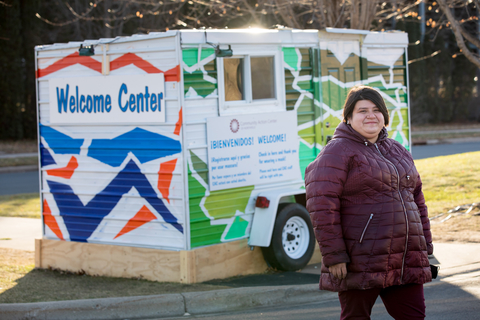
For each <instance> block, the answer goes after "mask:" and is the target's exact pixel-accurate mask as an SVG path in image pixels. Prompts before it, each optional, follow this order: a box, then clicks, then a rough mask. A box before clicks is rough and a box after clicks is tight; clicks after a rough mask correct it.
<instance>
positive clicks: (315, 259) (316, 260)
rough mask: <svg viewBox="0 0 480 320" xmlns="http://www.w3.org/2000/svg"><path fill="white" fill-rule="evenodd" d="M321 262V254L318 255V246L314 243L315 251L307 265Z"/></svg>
mask: <svg viewBox="0 0 480 320" xmlns="http://www.w3.org/2000/svg"><path fill="white" fill-rule="evenodd" d="M320 262H322V254H321V253H320V247H319V246H318V242H317V241H315V250H314V251H313V256H312V258H311V259H310V262H308V264H315V263H320Z"/></svg>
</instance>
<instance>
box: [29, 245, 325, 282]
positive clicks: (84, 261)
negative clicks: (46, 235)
mask: <svg viewBox="0 0 480 320" xmlns="http://www.w3.org/2000/svg"><path fill="white" fill-rule="evenodd" d="M320 261H321V255H320V250H319V249H318V245H317V247H316V248H315V254H314V255H313V257H312V259H311V261H310V263H318V262H320ZM35 267H37V268H53V269H60V270H67V271H71V272H85V273H86V274H88V275H98V276H108V277H121V278H142V279H147V280H153V281H160V282H164V281H165V282H181V283H197V282H204V281H208V280H212V279H223V278H228V277H233V276H239V275H247V274H255V273H262V272H264V271H265V270H266V269H267V264H266V262H265V260H264V258H263V255H262V250H261V249H260V248H258V247H256V248H255V249H254V250H253V251H252V250H250V247H249V246H248V240H247V239H244V240H239V241H233V242H227V243H222V244H218V245H214V246H210V247H204V248H198V249H194V250H190V251H167V250H157V249H147V248H137V247H124V246H113V245H104V244H93V243H83V242H70V241H59V240H46V239H36V240H35Z"/></svg>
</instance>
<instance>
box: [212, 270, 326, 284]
mask: <svg viewBox="0 0 480 320" xmlns="http://www.w3.org/2000/svg"><path fill="white" fill-rule="evenodd" d="M319 278H320V276H319V275H318V274H309V273H301V272H292V271H289V272H276V273H273V274H254V275H250V276H241V277H233V278H228V279H218V280H210V281H206V282H203V283H204V284H211V285H220V286H228V287H234V288H238V287H263V286H289V285H302V284H315V283H317V284H318V281H319Z"/></svg>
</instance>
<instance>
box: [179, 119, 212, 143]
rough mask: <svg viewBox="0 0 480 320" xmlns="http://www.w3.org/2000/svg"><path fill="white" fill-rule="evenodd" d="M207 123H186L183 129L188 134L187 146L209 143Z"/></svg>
mask: <svg viewBox="0 0 480 320" xmlns="http://www.w3.org/2000/svg"><path fill="white" fill-rule="evenodd" d="M206 128H207V127H206V124H205V123H202V124H188V125H187V124H185V125H184V126H183V130H185V132H186V135H187V146H186V147H187V148H191V147H199V146H205V145H206V144H207V129H206Z"/></svg>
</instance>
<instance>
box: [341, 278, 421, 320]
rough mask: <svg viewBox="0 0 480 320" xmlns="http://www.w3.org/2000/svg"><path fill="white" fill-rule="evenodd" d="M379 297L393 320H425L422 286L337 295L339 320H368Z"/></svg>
mask: <svg viewBox="0 0 480 320" xmlns="http://www.w3.org/2000/svg"><path fill="white" fill-rule="evenodd" d="M378 296H380V297H381V298H382V301H383V304H384V305H385V308H386V309H387V312H388V313H389V314H390V315H391V316H392V317H393V318H394V319H395V320H417V319H421V320H423V319H425V297H424V296H423V285H422V284H407V285H402V286H392V287H388V288H384V289H382V288H373V289H368V290H347V291H342V292H339V293H338V298H339V300H340V305H341V306H342V314H341V316H340V320H346V319H349V320H350V319H358V320H365V319H370V315H371V313H372V308H373V305H374V304H375V300H377V297H378Z"/></svg>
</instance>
